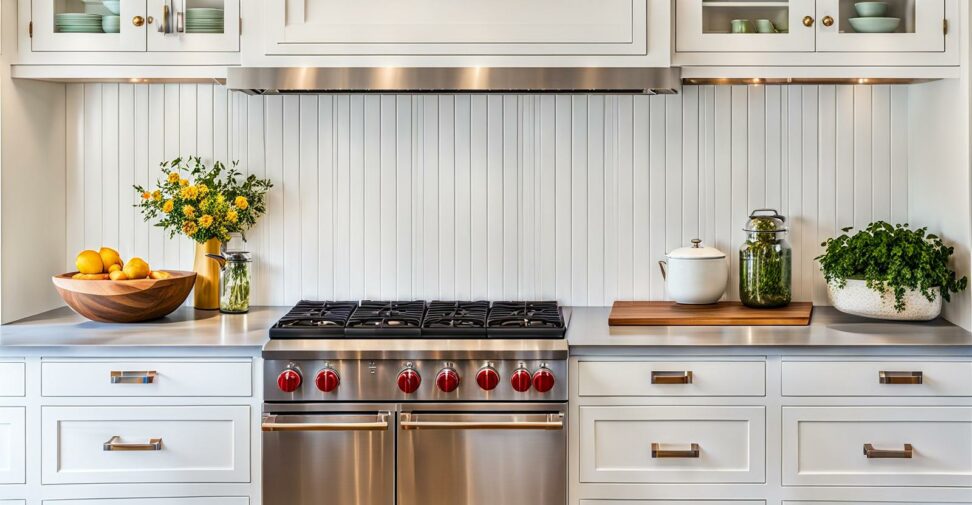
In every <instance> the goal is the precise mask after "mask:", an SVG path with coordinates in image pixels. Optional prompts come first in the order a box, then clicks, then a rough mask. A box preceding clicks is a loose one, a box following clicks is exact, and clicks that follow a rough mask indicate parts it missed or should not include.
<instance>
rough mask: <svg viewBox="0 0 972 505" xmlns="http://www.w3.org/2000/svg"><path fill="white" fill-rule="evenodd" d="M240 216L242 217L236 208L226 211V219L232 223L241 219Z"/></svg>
mask: <svg viewBox="0 0 972 505" xmlns="http://www.w3.org/2000/svg"><path fill="white" fill-rule="evenodd" d="M239 218H240V216H239V214H237V213H236V211H235V210H230V211H227V212H226V220H227V221H229V222H231V223H235V222H236V220H237V219H239Z"/></svg>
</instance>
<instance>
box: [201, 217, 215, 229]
mask: <svg viewBox="0 0 972 505" xmlns="http://www.w3.org/2000/svg"><path fill="white" fill-rule="evenodd" d="M212 225H213V216H210V215H209V214H205V215H203V217H201V218H199V226H202V227H203V228H209V227H210V226H212Z"/></svg>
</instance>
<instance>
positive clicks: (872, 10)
mask: <svg viewBox="0 0 972 505" xmlns="http://www.w3.org/2000/svg"><path fill="white" fill-rule="evenodd" d="M854 10H856V11H857V15H858V16H860V17H862V18H882V17H884V16H886V15H887V14H888V4H887V2H857V3H856V4H854Z"/></svg>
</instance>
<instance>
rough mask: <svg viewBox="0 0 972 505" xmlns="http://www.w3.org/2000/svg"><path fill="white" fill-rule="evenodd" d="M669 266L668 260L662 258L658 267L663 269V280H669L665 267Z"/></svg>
mask: <svg viewBox="0 0 972 505" xmlns="http://www.w3.org/2000/svg"><path fill="white" fill-rule="evenodd" d="M667 266H668V262H667V261H664V260H662V261H659V262H658V268H659V269H661V273H662V280H666V281H667V280H668V272H666V271H665V267H667Z"/></svg>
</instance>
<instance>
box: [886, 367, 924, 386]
mask: <svg viewBox="0 0 972 505" xmlns="http://www.w3.org/2000/svg"><path fill="white" fill-rule="evenodd" d="M923 380H924V374H923V373H922V372H891V371H885V370H881V371H880V372H878V382H880V383H881V384H921V383H922V382H923Z"/></svg>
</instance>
